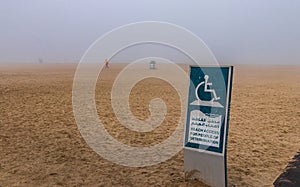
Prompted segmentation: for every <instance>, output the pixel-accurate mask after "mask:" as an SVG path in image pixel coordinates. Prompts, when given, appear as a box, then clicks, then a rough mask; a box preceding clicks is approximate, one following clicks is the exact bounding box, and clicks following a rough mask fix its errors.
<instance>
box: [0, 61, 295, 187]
mask: <svg viewBox="0 0 300 187" xmlns="http://www.w3.org/2000/svg"><path fill="white" fill-rule="evenodd" d="M123 67H124V64H111V68H110V69H107V70H105V71H103V72H102V73H101V76H100V78H99V81H98V84H97V87H96V97H95V98H96V104H97V109H98V115H99V118H100V119H101V120H102V121H103V123H104V126H105V128H106V129H107V131H108V132H109V133H110V134H111V135H112V136H113V137H114V138H116V139H117V140H118V141H120V142H122V143H125V144H128V145H132V146H149V145H155V144H157V143H159V142H161V141H162V140H164V139H166V138H167V137H168V136H170V134H171V133H172V132H173V131H174V130H175V128H176V125H177V123H176V120H174V118H175V119H176V117H178V116H179V115H180V101H179V98H178V95H177V94H176V92H175V90H174V88H173V87H172V86H171V85H170V84H168V83H166V82H164V81H162V80H159V79H154V78H149V79H145V80H143V81H141V82H139V83H138V84H137V85H136V86H135V87H134V88H133V90H132V92H131V94H130V97H129V100H130V106H131V111H132V113H133V114H134V115H135V116H136V117H137V118H138V119H142V120H143V119H146V118H147V117H148V116H149V115H150V112H149V109H148V105H149V101H150V100H151V99H152V98H156V97H160V98H162V99H163V100H164V101H165V103H166V106H167V107H168V113H167V115H166V118H165V120H164V122H163V123H162V125H161V126H160V127H158V128H157V129H155V130H154V131H153V132H152V133H137V132H133V131H130V130H129V129H126V128H125V127H123V126H122V125H121V124H120V123H119V122H118V120H117V118H116V116H115V115H114V113H113V110H112V107H111V103H110V94H111V93H110V91H111V87H112V85H113V81H114V79H115V78H116V76H117V75H118V73H119V72H120V71H121V70H122V68H123ZM183 68H184V70H187V69H188V67H187V66H183ZM75 70H76V65H75V64H52V65H51V64H50V65H47V64H30V65H29V64H27V65H4V64H1V65H0V186H155V185H157V186H205V185H203V184H202V183H201V182H199V181H196V180H187V181H186V180H185V179H184V172H183V169H184V168H183V153H182V151H180V152H179V153H178V154H176V155H175V156H173V157H172V158H170V159H169V160H167V161H165V162H163V163H160V164H157V165H153V166H148V167H140V168H135V167H125V166H120V165H117V164H114V163H112V162H110V161H108V160H106V159H104V158H102V157H101V156H99V155H98V154H97V153H95V152H94V151H93V150H92V149H91V148H90V147H89V146H88V145H87V144H86V142H85V140H84V139H83V138H82V136H81V134H80V132H79V129H78V127H77V125H76V123H75V119H74V115H73V108H72V83H73V77H74V73H75ZM299 80H300V67H299V66H270V65H269V66H259V65H257V66H253V65H241V66H239V65H238V66H235V69H234V83H233V90H232V102H231V115H230V123H229V139H228V158H227V160H228V182H229V186H272V183H273V182H274V180H275V179H276V178H277V177H278V176H279V175H280V174H281V173H282V172H283V171H284V168H285V167H286V165H287V164H288V162H289V161H290V160H291V158H292V157H293V156H294V155H295V154H296V153H297V152H298V151H299V149H300V136H299V134H300V124H299V121H300V106H299V103H300V82H299Z"/></svg>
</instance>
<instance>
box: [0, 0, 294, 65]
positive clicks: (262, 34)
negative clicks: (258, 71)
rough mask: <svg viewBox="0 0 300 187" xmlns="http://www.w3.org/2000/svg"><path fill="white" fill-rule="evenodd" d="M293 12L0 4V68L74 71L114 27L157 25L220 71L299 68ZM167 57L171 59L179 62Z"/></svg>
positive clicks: (263, 7) (289, 5)
mask: <svg viewBox="0 0 300 187" xmlns="http://www.w3.org/2000/svg"><path fill="white" fill-rule="evenodd" d="M299 10H300V1H291V0H290V1H280V0H272V1H259V0H253V1H233V0H229V1H214V0H210V1H196V0H194V1H174V0H165V1H159V0H152V1H133V0H126V1H117V0H112V1H84V0H81V1H79V0H77V1H76V0H75V1H66V0H65V1H64V0H51V1H50V0H48V1H38V0H36V1H34V0H27V1H17V0H6V1H5V0H3V1H1V2H0V63H38V62H39V59H40V62H43V63H78V62H79V60H80V58H81V57H82V55H83V54H84V52H85V51H86V50H87V49H88V47H89V46H90V45H91V44H92V43H93V42H94V41H95V40H96V39H97V38H99V37H101V36H102V35H103V34H105V33H107V32H109V31H110V30H112V29H114V28H116V27H119V26H122V25H124V24H129V23H134V22H140V21H163V22H169V23H173V24H176V25H179V26H182V27H185V28H186V29H188V30H190V31H191V32H193V33H194V34H196V35H197V36H199V37H200V38H201V39H202V40H203V41H204V42H205V43H206V44H207V45H208V47H209V48H210V49H211V50H212V52H213V53H214V54H215V56H216V58H217V59H218V61H219V62H220V63H224V64H300V61H299V60H300V53H299V51H300V24H299V18H300V11H299ZM158 48H162V47H161V46H160V47H158ZM150 49H151V50H150ZM149 50H150V51H153V50H154V48H153V46H150V48H148V49H147V46H146V47H145V46H144V47H140V48H135V49H134V50H133V49H128V51H126V50H125V51H124V52H123V54H120V55H119V57H122V58H121V59H120V58H119V59H116V61H129V60H130V59H131V58H132V56H134V55H136V54H145V55H150V54H147V53H146V52H145V51H149ZM165 50H166V51H165V52H166V54H170V55H168V57H167V58H169V59H173V58H174V59H176V58H177V57H178V58H179V57H180V54H175V53H178V52H174V56H172V53H170V51H172V50H169V49H165ZM142 51H144V53H143V52H142ZM156 51H159V52H160V53H162V52H164V50H161V49H160V50H156ZM151 55H152V56H153V55H155V53H153V54H151Z"/></svg>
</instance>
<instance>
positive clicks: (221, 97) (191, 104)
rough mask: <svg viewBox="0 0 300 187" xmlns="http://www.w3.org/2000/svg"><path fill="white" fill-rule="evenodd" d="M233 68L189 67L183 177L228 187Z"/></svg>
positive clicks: (219, 186) (218, 186)
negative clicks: (228, 145) (228, 143)
mask: <svg viewBox="0 0 300 187" xmlns="http://www.w3.org/2000/svg"><path fill="white" fill-rule="evenodd" d="M232 74H233V66H214V67H207V66H206V67H196V66H190V85H189V95H188V107H187V115H186V125H185V137H184V168H185V174H186V177H191V178H197V179H199V180H201V181H203V182H204V183H206V184H208V185H210V186H217V187H222V186H227V166H226V148H227V136H228V122H229V106H230V98H231V87H232Z"/></svg>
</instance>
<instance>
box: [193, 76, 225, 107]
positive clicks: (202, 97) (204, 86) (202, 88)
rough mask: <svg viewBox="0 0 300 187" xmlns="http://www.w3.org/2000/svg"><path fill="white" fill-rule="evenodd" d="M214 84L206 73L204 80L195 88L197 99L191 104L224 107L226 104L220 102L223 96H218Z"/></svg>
mask: <svg viewBox="0 0 300 187" xmlns="http://www.w3.org/2000/svg"><path fill="white" fill-rule="evenodd" d="M199 78H201V77H199ZM212 86H213V84H212V83H211V82H209V76H208V75H205V76H204V81H202V82H200V83H199V84H198V85H197V87H196V88H195V95H196V98H197V99H196V100H195V101H193V102H192V103H190V104H191V105H197V106H210V107H219V108H224V106H223V105H221V104H220V103H219V102H218V100H219V99H221V98H220V97H218V96H217V93H216V91H215V90H214V89H213V87H212Z"/></svg>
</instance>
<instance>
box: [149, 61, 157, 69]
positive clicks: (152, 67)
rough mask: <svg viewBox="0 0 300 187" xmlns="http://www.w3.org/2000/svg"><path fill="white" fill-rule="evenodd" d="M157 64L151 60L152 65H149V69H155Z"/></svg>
mask: <svg viewBox="0 0 300 187" xmlns="http://www.w3.org/2000/svg"><path fill="white" fill-rule="evenodd" d="M155 64H156V62H155V61H154V60H151V61H150V63H149V68H150V69H155Z"/></svg>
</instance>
